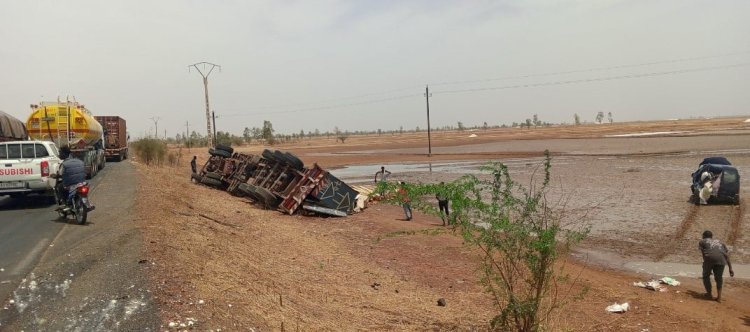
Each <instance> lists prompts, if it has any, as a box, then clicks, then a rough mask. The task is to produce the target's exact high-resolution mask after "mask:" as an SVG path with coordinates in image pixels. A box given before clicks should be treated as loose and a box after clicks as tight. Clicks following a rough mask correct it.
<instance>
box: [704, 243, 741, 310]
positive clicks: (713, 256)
mask: <svg viewBox="0 0 750 332" xmlns="http://www.w3.org/2000/svg"><path fill="white" fill-rule="evenodd" d="M713 236H714V235H713V233H711V231H705V232H703V239H702V240H700V242H698V248H699V249H700V250H701V254H702V255H703V287H705V288H706V297H707V298H712V297H713V296H712V295H711V273H713V274H714V280H715V281H716V301H717V302H721V286H722V284H723V280H722V278H723V275H724V265H727V266H729V276H730V277H734V270H732V263H731V262H730V261H729V251H728V250H727V246H726V245H724V244H723V243H721V241H719V240H716V239H714V238H713Z"/></svg>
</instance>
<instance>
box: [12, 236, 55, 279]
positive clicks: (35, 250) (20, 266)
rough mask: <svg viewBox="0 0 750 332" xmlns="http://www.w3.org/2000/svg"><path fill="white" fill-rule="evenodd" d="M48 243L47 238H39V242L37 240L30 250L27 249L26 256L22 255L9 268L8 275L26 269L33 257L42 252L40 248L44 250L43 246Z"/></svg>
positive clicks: (19, 272) (16, 273) (17, 273)
mask: <svg viewBox="0 0 750 332" xmlns="http://www.w3.org/2000/svg"><path fill="white" fill-rule="evenodd" d="M48 244H49V239H47V238H44V239H41V240H39V242H37V244H36V245H35V246H34V248H32V249H31V251H29V253H28V254H26V257H24V258H23V259H22V260H21V261H20V262H18V265H16V266H15V267H14V268H12V269H10V275H19V274H21V271H22V270H24V269H26V268H27V267H28V266H29V265H31V262H32V261H33V260H34V258H35V257H37V256H39V254H40V253H41V252H42V250H44V248H45V247H47V245H48Z"/></svg>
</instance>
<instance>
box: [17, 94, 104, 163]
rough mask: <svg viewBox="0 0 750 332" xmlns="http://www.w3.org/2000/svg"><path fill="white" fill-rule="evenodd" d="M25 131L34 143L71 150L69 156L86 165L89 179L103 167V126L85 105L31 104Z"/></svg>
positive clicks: (62, 103) (66, 103)
mask: <svg viewBox="0 0 750 332" xmlns="http://www.w3.org/2000/svg"><path fill="white" fill-rule="evenodd" d="M26 129H27V130H28V133H29V137H30V138H31V139H33V140H39V141H52V142H54V143H55V144H57V146H58V147H62V146H65V145H67V146H68V147H70V150H71V153H72V155H73V156H75V157H77V158H79V159H81V160H82V161H83V163H84V164H85V165H86V176H87V177H88V178H92V177H94V176H96V174H97V173H98V172H99V170H100V169H102V168H104V165H105V158H104V143H103V142H104V136H103V130H102V126H101V124H99V122H98V121H96V119H94V116H93V115H92V114H91V111H89V110H88V109H87V108H86V106H84V105H82V104H79V103H78V102H75V101H73V102H71V101H65V102H61V101H52V102H41V103H39V104H32V105H31V115H30V116H29V119H28V120H27V121H26Z"/></svg>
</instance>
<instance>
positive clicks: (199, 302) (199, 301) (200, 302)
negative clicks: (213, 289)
mask: <svg viewBox="0 0 750 332" xmlns="http://www.w3.org/2000/svg"><path fill="white" fill-rule="evenodd" d="M203 303H206V301H203V300H198V304H203Z"/></svg>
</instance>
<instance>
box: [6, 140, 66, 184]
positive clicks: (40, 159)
mask: <svg viewBox="0 0 750 332" xmlns="http://www.w3.org/2000/svg"><path fill="white" fill-rule="evenodd" d="M61 162H62V161H61V160H60V157H59V153H58V151H57V146H55V143H53V142H49V141H5V142H0V196H3V195H8V196H10V197H12V198H17V197H23V196H26V195H29V194H39V195H45V196H48V197H50V198H53V197H54V192H53V191H52V188H53V187H52V186H51V185H50V182H49V179H50V175H51V174H55V173H56V172H57V168H58V167H59V165H60V163H61Z"/></svg>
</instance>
